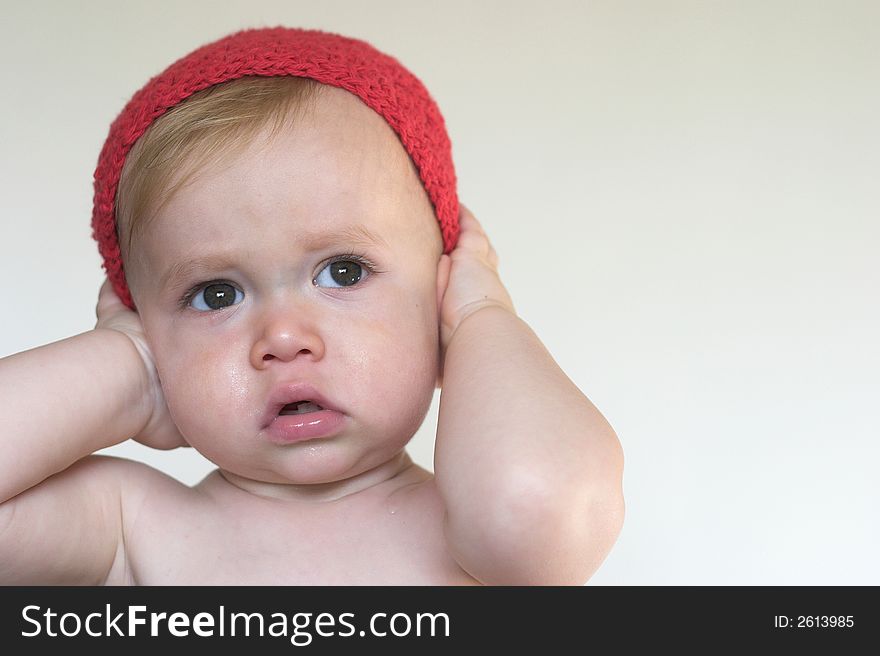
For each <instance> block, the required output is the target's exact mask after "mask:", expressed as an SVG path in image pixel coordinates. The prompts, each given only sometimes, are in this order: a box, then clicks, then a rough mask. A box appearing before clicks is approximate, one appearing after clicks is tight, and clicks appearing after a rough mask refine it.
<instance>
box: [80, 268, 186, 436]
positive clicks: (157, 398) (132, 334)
mask: <svg viewBox="0 0 880 656" xmlns="http://www.w3.org/2000/svg"><path fill="white" fill-rule="evenodd" d="M95 314H96V315H97V317H98V321H97V323H96V324H95V329H99V328H103V329H107V330H116V331H118V332H121V333H123V334H124V335H126V336H127V337H128V338H129V339H130V340H131V341H132V343H133V344H134V346H135V348H136V349H137V351H138V353H140V356H141V359H142V360H143V364H144V373H145V380H146V381H148V382H147V383H146V385H145V388H146V389H145V390H144V399H143V402H144V403H145V404H147V405H148V412H149V417H150V418H149V420H148V421H147V424H146V425H145V426H144V428H143V429H142V430H141V431H140V433H138V434H137V435H132V436H131V437H132V439H133V440H135V441H137V442H140V443H141V444H146V445H147V446H151V447H153V448H155V449H175V448H177V447H179V446H189V445H188V444H187V443H186V440H185V439H184V438H183V436H182V435H181V434H180V432H179V431H178V430H177V425H176V424H175V423H174V421H173V420H172V419H171V414H170V413H169V411H168V406H167V405H166V403H165V395H164V394H163V393H162V385H161V384H160V382H159V374H158V372H157V371H156V364H155V361H154V359H153V354H152V353H151V352H150V348H149V346H148V345H147V340H146V337H145V336H144V328H143V325H142V324H141V319H140V316H138V314H137V313H136V312H132V311H131V310H130V309H128V308H127V307H126V306H125V305H124V304H123V303H122V301H121V300H120V299H119V296H117V295H116V292H114V291H113V285H112V284H111V283H110V281H109V280H107V279H105V280H104V284H103V285H102V286H101V291H100V292H99V293H98V304H97V307H96V308H95Z"/></svg>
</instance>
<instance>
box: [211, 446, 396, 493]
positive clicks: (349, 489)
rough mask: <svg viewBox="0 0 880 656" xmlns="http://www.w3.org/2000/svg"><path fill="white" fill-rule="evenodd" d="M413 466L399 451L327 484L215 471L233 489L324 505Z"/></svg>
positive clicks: (374, 484) (379, 482)
mask: <svg viewBox="0 0 880 656" xmlns="http://www.w3.org/2000/svg"><path fill="white" fill-rule="evenodd" d="M412 466H413V461H412V459H411V458H410V457H409V454H407V453H406V451H401V452H400V453H398V454H397V455H396V456H394V457H393V458H391V459H390V460H388V461H387V462H384V463H382V464H381V465H379V466H378V467H374V468H373V469H368V470H367V471H365V472H362V473H360V474H357V475H356V476H352V477H350V478H345V479H342V480H340V481H332V482H329V483H311V484H295V483H268V482H266V481H258V480H254V479H250V478H245V477H243V476H239V475H238V474H233V473H232V472H229V471H226V470H224V469H218V470H217V471H218V472H219V473H220V475H221V476H222V478H223V479H225V480H226V482H227V483H229V484H230V485H232V486H233V487H236V488H239V489H241V490H244V491H245V492H248V493H250V494H254V495H256V496H260V497H266V498H270V499H280V500H288V501H303V502H308V503H325V502H328V501H337V500H339V499H342V498H345V497H350V496H352V495H355V494H358V493H359V492H363V491H365V490H368V489H370V488H373V487H376V486H377V485H380V484H382V483H386V482H388V481H390V480H391V479H393V478H395V477H397V476H399V475H400V474H402V473H403V472H405V471H406V470H407V469H409V468H411V467H412Z"/></svg>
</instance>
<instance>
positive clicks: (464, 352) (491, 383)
mask: <svg viewBox="0 0 880 656" xmlns="http://www.w3.org/2000/svg"><path fill="white" fill-rule="evenodd" d="M461 220H462V235H461V238H460V242H459V246H458V247H457V248H456V250H455V251H454V252H453V255H452V258H451V273H450V280H449V285H448V287H447V291H446V295H445V296H444V299H443V309H442V312H441V333H442V336H443V343H444V346H445V358H444V364H443V388H442V390H443V391H442V394H441V397H440V414H439V423H438V429H437V441H436V447H435V455H434V470H435V477H436V481H437V485H438V489H439V490H440V493H441V495H442V497H443V499H444V502H445V504H446V510H447V514H446V526H445V530H446V535H447V539H448V541H449V544H450V548H451V549H452V551H453V554H454V556H455V557H456V559H457V560H458V562H459V564H460V565H461V566H462V567H463V568H464V569H465V570H466V571H468V572H469V573H470V574H471V575H472V576H474V577H475V578H477V579H478V580H480V581H482V582H483V583H486V584H496V585H558V584H562V585H566V584H574V585H579V584H583V583H586V581H587V580H588V579H589V577H590V576H591V575H592V574H593V572H595V570H596V569H597V568H598V567H599V565H600V564H601V563H602V561H603V560H604V559H605V557H606V556H607V554H608V552H609V551H610V549H611V547H612V545H613V544H614V542H615V540H616V539H617V536H618V534H619V532H620V529H621V526H622V523H623V515H624V502H623V493H622V489H621V483H622V474H623V455H622V450H621V447H620V443H619V442H618V439H617V436H616V435H615V433H614V431H613V430H612V429H611V427H610V426H609V424H608V422H607V421H605V419H604V417H603V416H602V415H601V413H600V412H599V411H598V410H597V409H596V408H595V406H593V404H592V403H591V402H590V401H589V400H588V399H587V398H586V397H585V396H584V395H583V394H582V393H581V391H580V390H579V389H578V388H577V387H576V386H575V385H574V383H572V381H571V380H570V379H569V378H568V377H567V376H566V375H565V374H564V373H563V372H562V370H561V369H560V368H559V366H558V365H557V364H556V362H555V361H554V360H553V358H552V356H551V355H550V354H549V353H548V352H547V350H546V349H545V348H544V346H543V345H542V344H541V342H540V340H539V339H538V337H537V336H536V335H535V333H534V332H532V330H531V329H530V328H529V326H528V325H527V324H526V323H525V322H524V321H522V320H521V319H520V318H518V317H517V316H516V314H515V312H514V310H513V305H512V303H511V302H510V297H509V296H508V295H507V292H506V290H504V288H503V285H502V284H501V281H500V279H499V278H498V276H497V257H496V256H495V253H494V250H493V249H492V248H491V246H490V245H489V242H488V239H487V238H486V237H485V234H483V232H482V230H481V228H480V227H479V224H478V223H477V221H476V219H474V218H473V216H472V215H471V214H470V213H469V212H468V211H467V210H466V209H464V208H462V215H461ZM456 268H458V270H457V269H456ZM457 274H458V278H457V279H456V275H457Z"/></svg>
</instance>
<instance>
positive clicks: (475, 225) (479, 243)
mask: <svg viewBox="0 0 880 656" xmlns="http://www.w3.org/2000/svg"><path fill="white" fill-rule="evenodd" d="M459 207H460V212H459V216H458V224H459V227H460V229H461V233H460V235H459V238H458V245H457V247H456V248H460V249H461V250H462V251H470V252H473V253H476V254H478V255H480V256H481V257H483V258H485V260H486V261H487V262H488V263H489V264H490V265H492V266H493V267H496V268H497V266H498V253H496V252H495V248H494V247H493V246H492V243H491V242H490V241H489V236H488V235H487V234H486V231H485V230H483V226H482V225H481V224H480V222H479V221H478V220H477V217H475V216H474V215H473V213H472V212H471V211H470V210H469V209H468V208H467V207H465V206H464V204H459Z"/></svg>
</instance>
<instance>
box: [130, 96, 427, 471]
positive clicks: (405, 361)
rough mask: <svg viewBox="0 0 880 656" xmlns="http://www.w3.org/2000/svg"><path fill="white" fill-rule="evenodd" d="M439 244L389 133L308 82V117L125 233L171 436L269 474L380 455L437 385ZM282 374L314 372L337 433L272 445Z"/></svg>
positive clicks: (400, 441) (367, 113)
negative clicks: (132, 234) (334, 414)
mask: <svg viewBox="0 0 880 656" xmlns="http://www.w3.org/2000/svg"><path fill="white" fill-rule="evenodd" d="M261 136H262V135H261ZM441 249H442V242H441V238H440V232H439V229H438V227H437V224H436V219H435V218H434V214H433V209H432V207H431V204H430V201H429V200H428V198H427V195H426V194H425V192H424V190H423V188H422V186H421V184H420V181H419V178H418V175H417V174H416V172H415V169H414V168H413V166H412V164H411V163H410V160H409V158H408V156H407V154H406V151H405V150H404V149H403V146H402V145H401V144H400V143H399V141H398V139H397V137H396V135H395V134H394V132H393V131H392V130H391V128H390V127H389V126H388V125H387V124H386V123H385V121H384V120H383V119H382V118H381V117H380V116H378V115H377V114H376V113H374V112H373V111H372V110H371V109H369V108H368V107H366V106H365V105H363V104H362V103H361V101H360V100H358V99H357V98H356V97H354V96H353V95H351V94H349V93H348V92H346V91H343V90H340V89H336V88H333V87H322V92H321V93H320V94H319V97H318V100H317V105H316V111H315V113H314V114H309V115H307V116H305V117H303V118H302V119H300V120H299V121H298V122H297V124H296V126H295V127H293V128H285V130H284V131H283V132H282V133H281V134H279V135H277V136H276V137H275V138H274V139H273V140H272V141H271V142H270V143H269V144H268V145H266V144H265V143H263V142H262V141H261V142H259V145H258V146H255V147H252V148H251V149H249V150H248V151H246V152H245V153H244V154H242V155H240V156H237V157H235V158H233V160H232V161H230V162H229V165H228V167H225V168H213V169H209V170H207V171H204V172H202V173H201V174H200V175H198V176H197V177H196V178H195V180H194V182H193V183H192V184H190V185H189V186H186V187H184V188H182V189H181V190H180V191H179V192H178V193H177V194H176V195H175V196H174V197H173V198H172V199H171V200H170V202H168V203H167V204H166V205H165V206H164V207H163V208H162V209H161V210H160V212H159V213H158V214H157V215H156V217H155V220H154V221H153V222H152V223H151V225H150V226H149V228H148V229H147V230H146V231H145V232H144V234H142V235H141V236H139V237H138V238H137V239H136V240H135V242H134V244H133V251H134V253H133V256H132V258H133V259H131V261H129V262H128V263H127V269H126V271H127V277H128V282H129V285H130V287H131V289H132V293H133V296H134V299H135V303H136V304H137V307H138V311H139V314H140V317H141V320H142V322H143V325H144V329H145V332H146V335H147V340H148V343H149V345H150V348H151V350H152V352H153V355H154V357H155V359H156V366H157V369H158V372H159V377H160V379H161V381H162V388H163V391H164V394H165V398H166V402H167V404H168V408H169V410H170V412H171V415H172V417H173V419H174V421H175V423H176V424H177V426H178V428H179V429H180V431H181V433H182V434H183V435H184V437H186V439H187V440H188V442H189V443H190V445H192V446H193V447H195V448H196V449H198V450H199V451H200V452H201V453H202V454H204V455H205V456H206V457H207V458H209V459H210V460H212V461H213V462H214V463H216V464H217V465H218V466H219V467H220V468H221V469H224V470H227V471H229V472H232V473H233V474H237V475H238V476H242V477H246V478H249V479H255V480H260V481H265V482H272V483H291V482H293V483H316V482H329V481H336V480H341V479H343V478H348V477H350V476H353V475H356V474H359V473H361V472H364V471H366V470H368V469H371V468H373V467H376V466H378V465H381V464H382V463H385V462H387V461H388V460H389V459H391V458H392V457H393V456H395V455H396V454H397V453H398V452H399V451H400V450H401V449H402V448H403V447H404V445H405V444H406V442H407V441H408V440H409V439H410V437H411V436H412V435H413V433H414V432H415V431H416V429H417V428H418V427H419V425H420V424H421V422H422V420H423V418H424V416H425V413H426V412H427V409H428V406H429V404H430V402H431V398H432V395H433V390H434V386H435V382H436V380H437V374H438V363H439V353H438V349H439V342H438V308H439V298H440V294H441V293H442V290H440V289H439V287H438V275H437V271H438V260H439V256H440V253H441ZM203 259H205V260H209V261H208V262H207V263H206V264H205V265H204V266H201V267H196V268H194V267H188V266H184V265H186V263H189V262H192V261H196V260H203ZM351 262H354V263H359V266H360V278H358V276H357V274H358V268H357V267H355V266H352V264H351ZM334 263H336V264H334ZM169 274H171V277H170V279H169ZM286 383H304V384H308V385H311V386H312V387H313V388H314V389H315V390H316V391H317V393H318V394H320V395H321V396H323V397H324V398H325V399H326V400H327V401H328V403H329V404H330V405H332V406H333V407H334V408H336V409H337V410H339V411H340V412H341V413H342V415H343V421H342V424H341V426H340V428H339V429H338V430H337V431H336V432H335V433H334V434H333V435H332V436H330V437H320V438H317V439H309V440H306V441H299V442H294V443H279V442H278V441H277V440H273V439H272V436H271V435H270V434H269V431H268V427H267V422H266V415H267V409H268V408H270V396H271V395H272V393H273V391H276V390H277V389H278V388H279V386H281V385H284V384H286Z"/></svg>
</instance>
